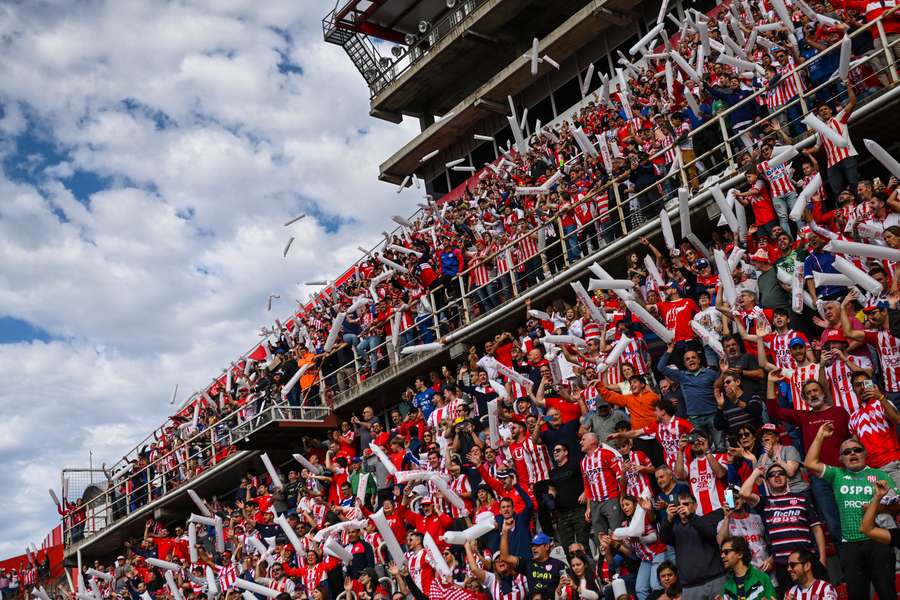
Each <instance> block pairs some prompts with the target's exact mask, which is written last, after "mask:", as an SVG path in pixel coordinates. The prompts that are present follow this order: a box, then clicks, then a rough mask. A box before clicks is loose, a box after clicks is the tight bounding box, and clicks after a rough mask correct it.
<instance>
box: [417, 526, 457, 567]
mask: <svg viewBox="0 0 900 600" xmlns="http://www.w3.org/2000/svg"><path fill="white" fill-rule="evenodd" d="M422 544H423V545H424V546H425V552H426V553H427V554H428V558H430V559H431V564H432V565H434V568H435V570H436V571H437V572H438V573H439V574H440V575H441V576H442V577H449V576H450V575H452V573H453V572H452V571H451V570H450V566H449V565H448V564H447V561H446V560H444V557H443V555H442V554H441V551H440V550H439V549H438V547H437V544H435V543H434V538H432V537H431V534H430V533H426V534H425V537H424V538H423V539H422Z"/></svg>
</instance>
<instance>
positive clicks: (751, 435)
mask: <svg viewBox="0 0 900 600" xmlns="http://www.w3.org/2000/svg"><path fill="white" fill-rule="evenodd" d="M738 437H739V438H748V437H753V434H752V433H750V432H749V431H742V432H740V433H739V434H738Z"/></svg>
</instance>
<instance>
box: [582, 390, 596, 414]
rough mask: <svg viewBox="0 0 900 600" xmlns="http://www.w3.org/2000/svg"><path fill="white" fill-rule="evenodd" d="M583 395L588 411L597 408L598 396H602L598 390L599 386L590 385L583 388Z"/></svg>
mask: <svg viewBox="0 0 900 600" xmlns="http://www.w3.org/2000/svg"><path fill="white" fill-rule="evenodd" d="M581 397H582V399H583V400H584V403H585V404H586V405H587V407H588V411H589V412H592V411H595V410H597V398H599V397H600V392H599V391H597V386H595V385H589V386H587V387H585V388H584V389H583V390H581Z"/></svg>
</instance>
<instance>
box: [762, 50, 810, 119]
mask: <svg viewBox="0 0 900 600" xmlns="http://www.w3.org/2000/svg"><path fill="white" fill-rule="evenodd" d="M786 63H787V64H784V65H779V66H778V67H777V68H778V74H779V75H780V76H781V79H779V80H778V83H776V84H775V88H774V89H773V90H770V91H769V92H768V93H767V94H766V104H767V105H768V107H769V109H771V110H774V109H776V108H779V107H781V106H784V105H785V104H787V103H788V101H789V100H790V99H791V98H794V97H796V96H797V95H798V94H799V93H800V92H802V91H805V90H806V86H805V85H804V84H803V79H802V78H801V77H800V76H799V75H797V76H795V75H794V74H795V73H796V70H795V69H796V65H795V64H794V59H793V58H792V57H790V56H789V57H788V58H787V61H786Z"/></svg>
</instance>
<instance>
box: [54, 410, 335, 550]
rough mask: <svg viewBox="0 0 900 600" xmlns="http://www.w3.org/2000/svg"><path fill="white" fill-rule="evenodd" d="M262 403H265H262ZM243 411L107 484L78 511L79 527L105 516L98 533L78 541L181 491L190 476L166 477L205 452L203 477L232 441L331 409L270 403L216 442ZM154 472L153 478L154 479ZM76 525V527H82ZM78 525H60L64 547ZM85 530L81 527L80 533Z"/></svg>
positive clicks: (321, 416)
mask: <svg viewBox="0 0 900 600" xmlns="http://www.w3.org/2000/svg"><path fill="white" fill-rule="evenodd" d="M263 402H265V399H264V400H263ZM244 410H246V406H245V407H241V408H238V409H236V410H234V411H232V412H230V413H229V414H228V415H226V416H224V417H223V418H222V419H220V421H218V422H217V423H216V425H212V426H210V427H208V428H207V429H205V430H203V431H201V432H198V433H197V434H195V435H193V436H191V437H190V438H187V439H186V440H184V441H183V442H182V444H181V446H179V448H177V449H176V448H173V449H172V450H170V451H169V452H167V453H166V454H164V455H162V456H160V457H157V458H156V459H155V460H153V461H152V462H150V463H149V464H147V466H145V467H144V468H143V469H140V470H139V471H136V472H134V473H127V474H124V473H120V474H119V475H118V476H116V477H113V478H112V479H110V480H109V481H108V482H107V487H106V489H105V490H104V491H103V493H102V494H101V495H99V496H97V497H95V498H93V499H92V500H90V501H88V502H86V503H84V504H82V505H81V506H79V507H78V508H77V510H78V511H84V513H85V520H84V521H82V522H81V523H86V522H87V519H88V516H87V515H88V514H89V512H90V513H95V512H97V511H100V512H103V513H105V514H104V515H103V516H102V517H100V518H102V521H103V524H102V526H101V527H99V528H98V529H95V530H94V531H92V532H90V535H85V536H84V537H83V538H81V540H87V539H89V538H90V537H91V536H92V535H95V534H97V533H99V532H100V531H102V530H104V529H106V528H108V527H109V526H110V525H112V524H113V523H116V522H119V521H121V520H123V519H126V518H128V516H130V515H131V514H132V513H134V512H136V511H138V510H141V509H143V508H144V507H146V506H147V505H149V504H151V503H152V502H157V501H160V500H162V499H163V498H165V497H168V496H169V495H171V494H173V493H174V492H176V491H179V490H181V489H183V486H184V484H186V483H188V482H189V481H190V480H191V479H193V477H191V476H189V477H187V478H185V479H182V480H180V481H177V482H175V483H174V485H173V484H172V483H169V482H168V475H169V473H171V472H173V471H177V470H178V469H179V468H183V467H184V466H185V465H186V463H187V462H189V461H190V460H192V459H197V458H198V457H202V456H204V455H205V454H206V453H207V452H210V459H211V460H212V464H211V466H209V467H208V468H206V469H205V470H204V471H203V474H205V473H208V472H210V471H212V470H214V469H215V468H217V467H219V466H220V465H222V464H224V463H225V462H227V460H228V458H230V457H231V455H232V453H233V446H234V440H239V439H242V438H245V437H247V436H249V435H251V434H253V433H254V432H255V431H258V430H259V429H261V428H262V427H264V426H266V425H268V424H269V423H271V422H273V421H276V420H277V421H298V422H309V421H322V420H324V419H325V418H326V417H327V416H328V414H329V413H330V412H331V409H330V408H329V407H327V406H299V407H298V406H290V405H287V404H280V403H272V404H270V405H269V406H265V407H263V408H262V409H261V410H260V411H259V412H257V413H255V414H253V415H248V416H247V417H246V418H245V419H243V420H242V421H241V422H240V423H238V424H237V425H236V426H235V427H234V428H231V429H230V430H229V431H228V433H227V435H226V437H225V438H224V439H225V440H227V443H224V444H223V443H222V440H218V439H216V437H217V436H216V434H215V429H216V428H217V427H218V425H219V424H221V423H223V422H225V421H227V420H229V419H231V418H233V417H239V416H240V413H241V412H242V411H244ZM207 438H209V443H206V439H207ZM198 441H199V442H202V443H203V444H204V445H202V446H200V447H199V448H195V449H194V450H193V451H189V452H190V454H188V456H187V457H185V458H184V462H183V463H181V464H179V465H178V466H177V467H175V468H169V465H168V464H167V463H168V462H169V461H170V460H171V459H173V458H175V459H176V460H177V458H178V457H177V453H179V452H180V451H181V448H182V447H190V446H191V445H193V444H194V443H195V442H198ZM217 446H219V448H218V451H221V450H222V449H224V448H228V449H229V454H228V455H227V456H226V457H223V459H221V460H216V456H217ZM154 471H155V473H156V474H155V475H154ZM141 475H143V476H145V477H146V479H147V481H146V482H145V483H142V484H140V489H139V490H132V491H130V492H126V493H124V494H122V495H119V494H118V491H117V488H118V487H119V486H120V485H123V484H127V482H128V481H129V480H133V479H135V478H136V477H139V476H141ZM156 489H162V493H161V494H159V495H158V496H157V497H155V498H154V497H153V495H154V490H156ZM136 498H137V499H138V500H143V502H142V503H141V504H140V505H137V506H134V507H132V503H133V501H135V499H136ZM122 507H124V514H121V515H119V516H118V517H117V516H116V513H117V512H118V509H121V508H122ZM91 518H93V519H95V520H96V519H98V517H97V516H96V515H93V516H92V517H91ZM81 523H79V524H78V525H81ZM78 525H73V524H72V523H71V519H64V521H63V535H64V538H63V539H64V540H66V542H67V543H69V544H73V543H78V542H81V540H76V541H73V540H72V533H73V529H75V528H76V527H77V526H78ZM83 528H84V527H83V526H82V529H83Z"/></svg>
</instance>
